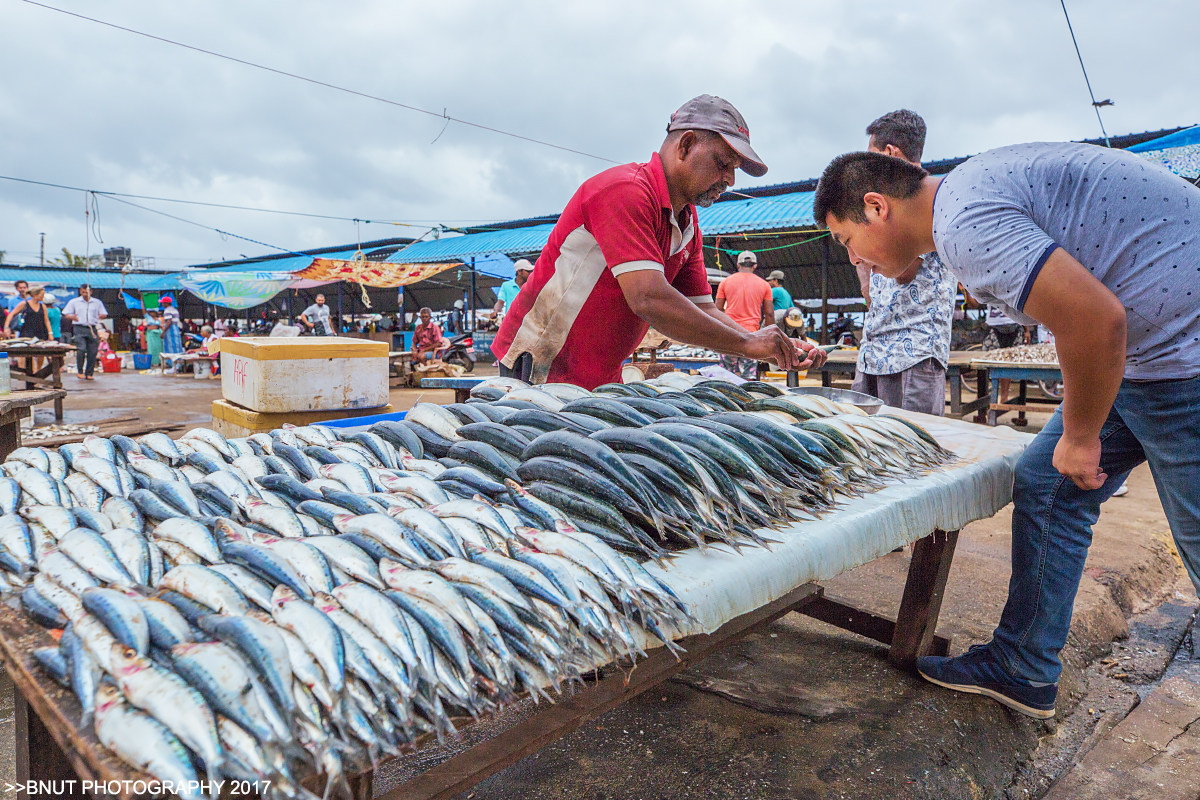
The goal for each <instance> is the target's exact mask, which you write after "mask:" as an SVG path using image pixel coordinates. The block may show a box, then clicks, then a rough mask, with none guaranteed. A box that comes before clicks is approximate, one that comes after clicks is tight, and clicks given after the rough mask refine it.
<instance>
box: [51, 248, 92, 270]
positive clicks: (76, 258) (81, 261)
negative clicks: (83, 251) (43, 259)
mask: <svg viewBox="0 0 1200 800" xmlns="http://www.w3.org/2000/svg"><path fill="white" fill-rule="evenodd" d="M62 251H63V254H62V257H61V258H56V259H54V260H53V261H51V262H50V263H51V264H54V265H56V266H60V267H80V268H86V267H87V266H88V264H89V263H90V262H89V260H88V259H87V258H86V257H85V256H80V255H76V254H74V253H72V252H71V251H70V250H68V249H67V248H65V247H64V248H63V249H62Z"/></svg>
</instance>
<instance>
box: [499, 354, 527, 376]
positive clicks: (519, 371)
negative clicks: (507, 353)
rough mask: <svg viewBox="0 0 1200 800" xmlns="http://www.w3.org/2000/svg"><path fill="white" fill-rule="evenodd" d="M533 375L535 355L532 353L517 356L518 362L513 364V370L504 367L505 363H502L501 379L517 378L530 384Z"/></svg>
mask: <svg viewBox="0 0 1200 800" xmlns="http://www.w3.org/2000/svg"><path fill="white" fill-rule="evenodd" d="M532 374H533V355H532V354H530V353H522V354H521V355H519V356H517V360H516V361H514V362H513V365H512V369H509V368H508V367H506V366H504V362H503V361H501V362H500V377H501V378H516V379H517V380H519V381H525V382H526V383H529V376H530V375H532Z"/></svg>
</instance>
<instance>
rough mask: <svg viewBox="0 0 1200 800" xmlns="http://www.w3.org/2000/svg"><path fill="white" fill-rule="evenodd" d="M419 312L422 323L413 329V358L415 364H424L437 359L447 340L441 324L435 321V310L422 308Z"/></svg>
mask: <svg viewBox="0 0 1200 800" xmlns="http://www.w3.org/2000/svg"><path fill="white" fill-rule="evenodd" d="M417 313H418V315H419V316H420V318H421V323H420V324H419V325H417V327H416V328H415V329H414V330H413V339H412V360H413V363H414V364H423V363H425V362H426V361H433V360H434V359H436V358H437V357H438V355H439V354H440V353H441V351H442V348H443V347H445V345H446V342H445V340H444V339H443V338H442V328H441V326H440V325H438V324H437V323H436V322H434V321H433V311H432V310H431V309H429V308H422V309H421V310H420V311H419V312H417Z"/></svg>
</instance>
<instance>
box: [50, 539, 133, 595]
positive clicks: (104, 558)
mask: <svg viewBox="0 0 1200 800" xmlns="http://www.w3.org/2000/svg"><path fill="white" fill-rule="evenodd" d="M58 549H59V550H60V551H61V552H63V553H66V554H67V555H68V556H69V557H70V558H71V560H72V561H74V562H75V563H76V564H78V565H79V566H81V567H83V568H84V569H86V570H87V571H88V572H89V573H91V574H92V575H93V576H94V577H95V578H96V579H97V580H101V581H103V582H104V583H111V584H115V585H117V586H127V587H131V586H133V585H134V584H136V583H137V581H135V580H134V579H133V576H132V575H130V574H129V573H128V572H127V571H126V570H125V567H124V566H122V565H121V559H119V558H117V554H116V553H114V552H113V549H112V546H111V545H109V543H108V542H106V541H105V540H104V537H103V536H101V535H100V534H98V533H96V532H95V531H93V530H89V529H87V528H76V529H75V530H73V531H69V532H68V533H67V534H66V535H65V536H63V537H62V538H61V539H59V540H58Z"/></svg>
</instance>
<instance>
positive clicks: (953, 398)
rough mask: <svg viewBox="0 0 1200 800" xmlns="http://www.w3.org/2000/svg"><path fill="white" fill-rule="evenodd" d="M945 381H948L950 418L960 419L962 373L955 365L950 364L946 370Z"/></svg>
mask: <svg viewBox="0 0 1200 800" xmlns="http://www.w3.org/2000/svg"><path fill="white" fill-rule="evenodd" d="M946 380H948V381H950V416H952V417H954V418H955V419H958V418H960V417H962V371H961V370H960V368H959V366H958V365H957V364H951V365H950V368H949V369H947V370H946Z"/></svg>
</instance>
